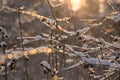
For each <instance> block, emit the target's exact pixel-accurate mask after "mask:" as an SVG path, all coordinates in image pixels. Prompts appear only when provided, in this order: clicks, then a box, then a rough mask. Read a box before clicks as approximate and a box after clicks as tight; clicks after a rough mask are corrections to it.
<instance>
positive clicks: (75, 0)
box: [71, 0, 82, 11]
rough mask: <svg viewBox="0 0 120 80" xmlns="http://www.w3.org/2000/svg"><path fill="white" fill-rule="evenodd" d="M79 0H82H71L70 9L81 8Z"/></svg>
mask: <svg viewBox="0 0 120 80" xmlns="http://www.w3.org/2000/svg"><path fill="white" fill-rule="evenodd" d="M81 1H82V0H71V5H72V10H73V11H77V10H78V9H80V8H81Z"/></svg>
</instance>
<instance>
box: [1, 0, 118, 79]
mask: <svg viewBox="0 0 120 80" xmlns="http://www.w3.org/2000/svg"><path fill="white" fill-rule="evenodd" d="M49 1H50V3H51V4H52V5H56V4H61V5H60V6H58V7H55V8H53V12H54V15H55V17H56V18H64V17H69V18H70V20H69V23H68V24H67V23H66V22H59V23H58V24H59V25H61V26H64V29H67V30H75V31H76V30H78V29H81V28H84V27H87V26H90V25H92V26H94V25H95V24H97V26H99V27H95V28H94V29H92V30H90V31H89V34H91V35H92V36H94V37H96V38H99V37H102V38H104V39H105V40H107V41H108V42H111V40H110V39H111V38H110V37H109V36H106V35H105V34H103V33H102V32H101V31H100V30H103V31H105V32H107V33H109V34H110V35H113V36H120V24H119V22H115V21H114V20H111V19H107V20H105V21H104V19H105V18H106V16H109V15H110V14H111V13H113V12H119V11H120V0H49ZM1 5H4V6H8V7H10V8H15V9H18V8H20V7H23V10H26V11H31V12H35V13H38V14H40V15H42V16H45V17H48V18H53V17H52V13H51V8H50V6H49V5H48V2H47V0H0V26H1V25H5V29H6V30H7V31H8V33H9V38H8V39H6V41H7V44H8V47H7V49H11V48H13V47H14V46H16V47H19V46H20V44H18V43H19V42H20V41H19V40H17V39H16V37H17V36H20V34H19V19H18V13H16V12H10V11H8V10H2V7H1ZM21 22H22V29H23V36H25V37H31V36H36V35H40V34H42V33H48V34H50V33H51V30H50V29H49V28H48V27H46V25H44V24H43V23H41V22H40V21H39V20H38V19H36V18H34V17H31V16H29V15H26V14H21ZM101 23H102V24H101ZM61 34H64V33H62V32H61ZM0 38H1V37H0ZM73 38H74V37H70V38H67V39H66V40H64V41H63V42H64V43H68V44H75V42H74V39H73ZM45 45H48V43H45V42H42V41H40V42H34V43H30V44H29V46H27V47H33V48H36V47H39V46H45ZM0 52H1V51H0ZM44 57H45V55H44V54H41V55H39V54H37V55H34V56H30V60H29V61H28V73H29V80H46V79H45V78H46V76H45V75H44V74H43V73H42V68H41V67H40V62H41V61H42V60H45V59H46V57H45V58H44ZM61 59H62V58H60V60H61ZM17 65H18V71H17V72H16V73H14V74H8V77H9V79H8V80H25V72H24V67H23V60H22V59H20V60H19V62H18V63H17ZM68 65H70V64H68ZM80 70H81V69H80ZM81 71H82V70H81ZM73 74H74V75H80V76H79V78H78V77H76V76H73ZM83 74H84V71H83ZM60 76H61V77H62V76H63V75H62V73H61V74H60ZM82 76H84V75H81V72H80V71H78V72H77V73H76V70H75V69H73V70H71V71H68V72H66V76H65V77H66V80H82V79H81V78H80V77H82ZM13 77H14V78H13ZM0 80H4V79H3V78H1V79H0ZM85 80H89V79H88V78H86V79H85Z"/></svg>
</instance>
